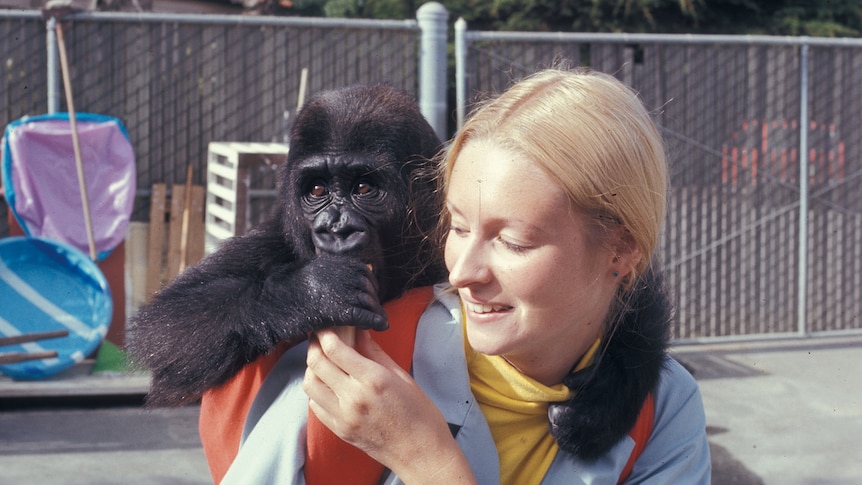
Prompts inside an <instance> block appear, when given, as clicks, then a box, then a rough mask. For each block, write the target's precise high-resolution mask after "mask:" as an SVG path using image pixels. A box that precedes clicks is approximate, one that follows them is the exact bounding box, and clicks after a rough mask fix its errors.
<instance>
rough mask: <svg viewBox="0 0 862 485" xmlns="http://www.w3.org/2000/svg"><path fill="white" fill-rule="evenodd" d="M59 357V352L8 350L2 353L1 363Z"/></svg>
mask: <svg viewBox="0 0 862 485" xmlns="http://www.w3.org/2000/svg"><path fill="white" fill-rule="evenodd" d="M54 357H57V352H56V351H54V350H52V351H50V352H7V353H0V364H14V363H16V362H24V361H27V360H40V359H52V358H54Z"/></svg>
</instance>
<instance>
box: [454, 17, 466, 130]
mask: <svg viewBox="0 0 862 485" xmlns="http://www.w3.org/2000/svg"><path fill="white" fill-rule="evenodd" d="M466 33H467V21H466V20H464V18H463V17H459V18H458V20H456V21H455V110H456V117H457V120H458V125H457V126H458V129H459V130H460V129H461V127H462V126H464V117H465V116H466V113H465V111H466V106H467V41H466V39H465V38H464V35H465V34H466Z"/></svg>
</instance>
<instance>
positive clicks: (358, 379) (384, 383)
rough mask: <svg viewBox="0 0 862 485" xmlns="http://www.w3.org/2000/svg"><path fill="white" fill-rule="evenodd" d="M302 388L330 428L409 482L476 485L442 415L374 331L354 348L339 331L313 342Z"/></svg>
mask: <svg viewBox="0 0 862 485" xmlns="http://www.w3.org/2000/svg"><path fill="white" fill-rule="evenodd" d="M303 388H304V389H305V392H306V393H307V394H308V397H309V406H310V408H311V410H312V411H313V412H314V414H316V415H317V417H318V418H319V419H320V421H321V422H322V423H323V424H324V425H326V426H327V427H328V428H329V429H330V430H332V432H333V433H335V434H336V435H338V436H339V437H340V438H341V439H343V440H344V441H346V442H348V443H350V444H352V445H353V446H356V447H357V448H359V449H361V450H363V451H364V452H365V453H367V454H368V455H369V456H371V457H372V458H374V459H375V460H377V461H378V462H380V463H381V464H383V465H384V466H386V467H387V468H389V469H390V470H392V471H393V472H394V473H395V474H396V475H398V477H399V478H401V479H402V480H403V481H404V482H405V483H409V484H419V483H434V484H437V483H475V479H474V478H473V474H472V471H471V470H470V467H469V464H468V463H467V459H466V458H465V457H464V455H463V453H462V452H461V450H460V448H458V445H457V444H456V443H455V440H454V438H452V435H451V433H450V432H449V427H448V425H447V424H446V420H445V419H444V418H443V415H442V414H441V413H440V411H439V410H438V409H437V407H436V406H435V405H434V403H433V402H432V401H431V399H430V398H428V396H427V395H425V393H424V392H423V391H422V389H420V388H419V386H418V385H417V384H416V382H415V381H414V380H413V378H412V377H411V376H410V375H409V374H408V373H407V372H405V371H404V370H403V369H401V367H399V366H398V364H396V363H395V362H394V361H393V360H392V359H391V358H390V357H389V356H388V355H386V353H385V352H384V351H383V349H381V348H380V346H379V345H377V343H376V342H375V341H374V340H373V339H372V338H371V335H370V333H369V332H368V331H367V330H357V333H356V348H355V349H354V348H351V347H350V346H348V345H346V344H345V343H344V342H342V341H341V340H340V339H339V338H338V336H337V335H336V334H335V332H333V331H332V330H321V331H318V332H317V333H316V334H314V335H312V336H311V338H310V339H309V347H308V369H307V370H306V373H305V380H304V381H303Z"/></svg>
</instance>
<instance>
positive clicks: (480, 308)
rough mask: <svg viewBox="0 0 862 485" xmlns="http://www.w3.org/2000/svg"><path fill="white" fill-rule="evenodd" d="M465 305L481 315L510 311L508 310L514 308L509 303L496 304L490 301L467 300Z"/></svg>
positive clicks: (469, 309)
mask: <svg viewBox="0 0 862 485" xmlns="http://www.w3.org/2000/svg"><path fill="white" fill-rule="evenodd" d="M464 307H465V308H466V309H467V310H468V311H470V312H472V313H477V314H479V315H482V314H485V313H496V312H504V311H508V310H511V309H512V307H510V306H508V305H496V304H489V303H472V302H469V301H466V300H465V301H464Z"/></svg>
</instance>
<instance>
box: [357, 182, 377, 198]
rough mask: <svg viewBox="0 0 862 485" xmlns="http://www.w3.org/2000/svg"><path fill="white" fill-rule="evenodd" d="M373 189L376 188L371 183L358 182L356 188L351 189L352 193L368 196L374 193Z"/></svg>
mask: <svg viewBox="0 0 862 485" xmlns="http://www.w3.org/2000/svg"><path fill="white" fill-rule="evenodd" d="M375 189H376V187H375V186H374V185H372V184H371V182H368V181H367V180H360V181H359V182H357V183H356V187H354V188H353V192H354V193H355V194H357V195H368V194H370V193H372V192H374V190H375Z"/></svg>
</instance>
